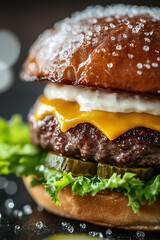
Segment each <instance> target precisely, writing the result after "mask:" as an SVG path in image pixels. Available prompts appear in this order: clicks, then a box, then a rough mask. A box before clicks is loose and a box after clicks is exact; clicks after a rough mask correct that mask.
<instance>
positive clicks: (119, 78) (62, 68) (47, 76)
mask: <svg viewBox="0 0 160 240" xmlns="http://www.w3.org/2000/svg"><path fill="white" fill-rule="evenodd" d="M159 67H160V9H159V8H148V7H138V6H125V5H114V6H109V7H101V6H95V7H89V8H87V9H86V10H84V11H82V12H78V13H75V14H74V15H72V17H71V18H66V19H65V20H63V21H61V22H59V23H57V24H55V25H54V26H53V27H52V28H51V29H49V30H47V31H45V32H44V33H43V34H42V35H40V37H39V38H38V40H37V41H36V42H35V43H34V45H33V46H32V47H31V49H30V52H29V56H28V58H27V60H26V63H25V65H24V68H23V73H22V78H23V79H24V80H26V81H35V80H37V81H44V80H45V81H51V82H58V83H63V84H72V85H84V86H92V87H99V88H103V89H106V90H112V91H124V92H128V91H129V92H136V93H152V94H160V68H159Z"/></svg>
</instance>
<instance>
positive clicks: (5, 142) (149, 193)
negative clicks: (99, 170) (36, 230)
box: [0, 115, 160, 214]
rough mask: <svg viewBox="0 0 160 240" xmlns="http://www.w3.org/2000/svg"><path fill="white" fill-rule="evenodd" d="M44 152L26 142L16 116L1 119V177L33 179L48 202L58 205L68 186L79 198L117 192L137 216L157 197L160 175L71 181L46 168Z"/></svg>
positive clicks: (24, 127) (23, 126) (66, 175)
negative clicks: (104, 192)
mask: <svg viewBox="0 0 160 240" xmlns="http://www.w3.org/2000/svg"><path fill="white" fill-rule="evenodd" d="M46 155H47V152H46V151H44V150H41V149H39V148H37V147H35V146H33V145H32V144H31V142H30V140H29V129H28V126H27V124H25V123H23V121H22V119H21V117H20V116H19V115H15V116H13V117H12V118H11V120H10V121H5V120H4V119H2V118H0V174H8V173H11V172H14V173H15V174H16V175H17V176H28V175H31V174H32V175H35V176H38V178H37V177H33V180H32V183H31V187H34V186H36V185H38V184H43V185H44V186H45V188H46V192H47V193H48V194H49V195H50V197H51V199H52V200H53V201H54V202H55V203H56V204H57V205H59V204H60V202H59V200H58V192H59V191H60V190H61V189H62V188H64V187H65V186H67V185H70V186H71V188H72V191H73V192H74V193H76V194H79V195H81V196H84V195H87V194H88V193H91V195H92V196H95V195H96V194H97V193H98V192H99V191H101V190H105V189H110V190H113V189H115V190H117V191H118V192H121V193H123V194H124V195H126V196H127V197H128V206H131V207H132V209H133V211H134V212H135V213H137V214H139V207H140V204H142V205H144V204H146V201H148V204H152V203H153V202H154V201H155V200H156V196H157V195H158V194H159V193H160V174H159V175H157V176H155V177H154V178H152V179H151V180H149V181H147V182H144V181H142V180H140V179H138V178H136V177H135V174H133V173H125V175H124V176H123V177H121V176H120V175H117V174H116V173H114V174H113V175H112V176H111V177H110V178H109V179H104V178H101V177H98V176H94V177H93V178H89V177H83V176H79V177H74V176H72V174H71V172H69V173H67V172H63V173H62V172H58V171H56V170H51V169H48V168H46V167H45V165H44V164H45V158H46Z"/></svg>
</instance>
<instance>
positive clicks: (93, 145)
mask: <svg viewBox="0 0 160 240" xmlns="http://www.w3.org/2000/svg"><path fill="white" fill-rule="evenodd" d="M36 108H37V104H36V105H35V106H34V107H33V108H32V110H31V111H30V114H29V116H28V120H29V127H30V136H31V140H32V142H33V143H34V144H35V145H38V146H41V147H42V148H43V149H46V150H50V151H54V152H55V153H58V154H62V155H66V156H71V157H73V158H81V159H86V160H91V161H97V162H102V163H108V164H112V165H117V166H125V167H127V166H128V167H129V166H131V167H132V166H134V167H137V166H141V167H143V166H145V167H147V166H154V167H157V168H160V132H157V131H154V130H151V129H148V128H144V127H137V128H134V129H131V130H129V131H127V132H126V133H124V134H122V135H121V136H120V137H118V138H116V139H115V140H113V141H110V140H109V139H108V138H107V137H106V136H105V135H104V134H103V133H102V132H101V131H100V130H99V129H98V128H97V127H95V126H94V125H92V124H90V123H82V124H78V125H77V126H76V127H74V128H71V129H69V130H68V131H66V132H62V131H61V129H60V126H59V123H58V121H57V119H56V117H55V116H54V115H48V116H46V117H45V118H44V119H42V120H38V122H36V120H35V117H34V115H35V111H36Z"/></svg>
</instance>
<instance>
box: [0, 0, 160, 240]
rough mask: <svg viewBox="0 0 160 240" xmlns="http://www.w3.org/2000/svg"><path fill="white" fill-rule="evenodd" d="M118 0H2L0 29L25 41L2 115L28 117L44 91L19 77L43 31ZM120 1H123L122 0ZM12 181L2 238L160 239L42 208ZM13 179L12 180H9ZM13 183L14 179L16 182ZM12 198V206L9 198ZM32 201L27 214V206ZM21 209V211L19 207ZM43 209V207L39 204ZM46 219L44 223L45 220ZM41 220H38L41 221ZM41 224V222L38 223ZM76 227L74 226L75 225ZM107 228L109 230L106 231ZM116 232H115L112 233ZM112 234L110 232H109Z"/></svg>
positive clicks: (0, 97)
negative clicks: (75, 235) (82, 235)
mask: <svg viewBox="0 0 160 240" xmlns="http://www.w3.org/2000/svg"><path fill="white" fill-rule="evenodd" d="M115 2H118V1H88V0H87V1H73V2H72V1H70V2H69V1H58V2H54V1H43V2H41V1H26V2H24V1H8V0H6V1H0V29H2V28H3V29H8V30H11V31H13V32H14V33H15V34H16V35H17V36H18V38H19V39H20V42H21V55H20V58H19V60H18V62H17V63H16V65H15V66H14V74H15V75H14V76H15V78H14V80H15V81H14V84H13V86H12V88H10V89H9V90H8V91H7V92H5V93H1V94H0V116H2V117H5V118H7V119H8V118H10V116H11V115H12V114H13V113H21V114H22V115H23V117H24V119H26V116H27V113H28V111H29V108H30V107H31V106H32V104H33V103H34V102H35V100H36V98H37V97H38V95H39V94H40V93H41V92H42V89H43V86H44V84H40V83H38V84H36V83H24V82H20V81H19V72H20V70H21V66H22V64H23V62H24V60H25V58H26V56H27V51H28V49H29V47H30V45H31V44H32V43H33V41H34V40H35V39H36V38H37V36H38V35H39V33H41V32H42V31H43V30H44V29H46V28H49V27H50V26H51V25H52V24H53V23H54V22H56V21H58V20H60V19H63V18H64V17H66V16H68V15H69V14H70V13H71V12H73V11H76V10H82V9H84V8H85V7H86V6H87V5H90V4H94V5H95V4H101V3H102V4H103V5H105V4H107V3H115ZM119 2H120V1H119ZM121 2H127V3H130V4H133V3H134V4H135V3H138V4H148V5H155V6H156V5H157V6H158V1H145V0H144V1H121ZM6 177H7V179H8V180H9V181H14V182H15V183H16V184H17V187H18V188H17V191H16V192H15V193H14V194H12V195H8V194H7V193H6V188H3V189H0V213H1V214H0V239H5V240H10V239H11V240H12V239H13V240H14V239H16V240H17V239H18V240H21V239H25V240H30V239H31V240H32V239H42V238H43V237H46V236H48V235H51V234H57V233H68V232H69V231H70V232H73V230H74V233H90V234H91V235H93V234H95V233H94V232H98V233H97V234H99V235H100V236H102V235H101V234H100V233H102V234H103V236H104V237H105V238H106V237H108V239H126V240H127V239H148V240H150V239H151V240H154V239H157V240H158V239H159V238H160V234H159V233H145V236H144V233H140V232H131V231H124V230H118V229H111V231H112V232H111V231H110V230H108V228H104V227H99V226H95V225H92V224H89V223H86V227H85V225H84V224H81V223H82V222H79V221H75V220H70V219H66V218H60V217H57V216H55V215H51V214H49V213H47V212H46V211H44V210H43V211H38V210H37V205H36V204H35V203H34V201H33V200H32V199H31V197H30V196H29V194H28V193H27V191H26V190H25V188H24V185H23V183H22V180H21V179H18V178H15V176H14V175H9V176H6ZM9 183H11V182H9ZM12 184H13V182H12ZM8 199H10V201H11V200H13V201H11V203H12V204H11V205H9V206H10V207H13V205H14V207H13V208H9V209H8V207H6V206H8V204H7V203H8V202H6V200H8ZM26 205H29V206H30V207H29V209H31V210H30V211H29V212H30V213H31V212H32V214H29V215H27V214H26V213H25V211H24V206H26ZM17 210H19V211H17ZM39 210H41V208H39ZM41 222H42V223H41ZM37 223H38V224H37ZM36 224H37V225H36ZM73 228H74V229H73ZM106 231H107V234H106ZM111 233H112V234H111ZM109 234H110V235H109Z"/></svg>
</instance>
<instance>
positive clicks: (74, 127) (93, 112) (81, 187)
mask: <svg viewBox="0 0 160 240" xmlns="http://www.w3.org/2000/svg"><path fill="white" fill-rule="evenodd" d="M21 77H22V79H23V80H25V81H30V82H33V81H37V82H40V81H46V82H47V84H46V86H45V88H44V92H43V94H42V95H41V96H40V97H39V98H38V100H37V101H36V103H35V105H34V106H33V108H32V109H31V110H30V113H29V116H28V122H29V131H30V138H31V142H32V143H33V144H34V146H37V147H36V149H39V150H36V151H38V153H37V152H36V153H35V152H34V151H30V152H31V153H32V154H30V155H31V156H32V157H31V158H29V157H27V160H24V158H23V159H21V161H19V165H18V167H17V168H14V169H20V166H21V170H19V172H21V174H19V175H25V177H24V178H23V180H24V183H25V185H26V187H27V189H28V191H29V192H30V193H31V195H32V197H33V199H35V201H36V202H37V203H38V204H40V205H42V206H43V207H44V208H45V209H47V210H48V211H50V212H53V213H55V214H57V215H60V216H65V217H69V218H74V219H78V220H84V221H87V222H91V223H94V224H98V225H102V226H108V227H117V228H124V229H130V230H148V231H160V195H159V194H160V95H159V94H160V9H159V8H148V7H138V6H126V5H112V6H107V7H102V6H95V7H88V8H87V9H86V10H84V11H82V12H77V13H75V14H73V15H72V16H71V17H70V18H66V19H64V20H63V21H60V22H58V23H57V24H55V25H54V26H53V27H52V28H51V29H49V30H46V31H45V32H44V33H43V34H41V35H40V36H39V38H38V39H37V40H36V42H35V43H34V44H33V46H32V47H31V49H30V51H29V55H28V58H27V60H26V62H25V64H24V66H23V72H22V74H21ZM19 132H20V131H19ZM32 147H33V146H32ZM33 148H34V147H33ZM36 154H37V155H36ZM32 158H34V159H32ZM25 164H26V165H25ZM22 165H23V166H24V165H25V166H32V168H31V167H30V168H29V167H26V168H25V169H26V170H25V171H24V168H23V171H22ZM29 169H30V170H29ZM15 171H16V170H15ZM23 172H24V174H22V173H23ZM30 185H31V186H32V188H30ZM45 191H46V192H47V193H48V194H45Z"/></svg>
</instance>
